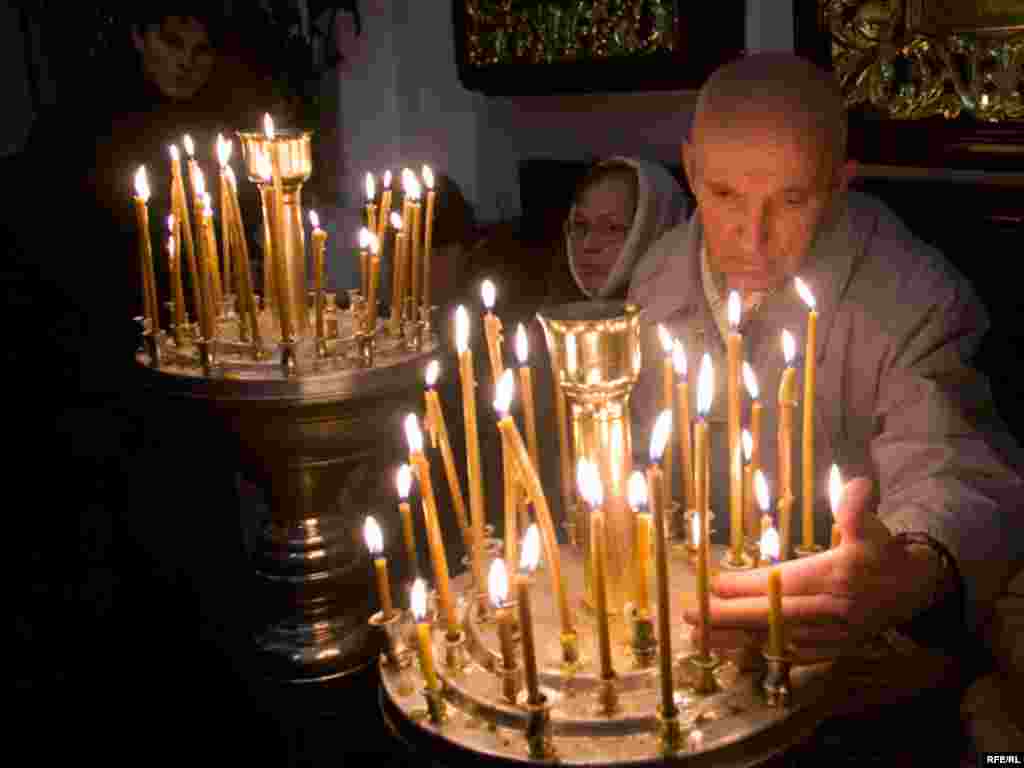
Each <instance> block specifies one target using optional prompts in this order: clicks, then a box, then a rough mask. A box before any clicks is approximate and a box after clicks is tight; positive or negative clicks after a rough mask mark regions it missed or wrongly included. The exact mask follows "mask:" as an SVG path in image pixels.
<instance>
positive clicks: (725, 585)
mask: <svg viewBox="0 0 1024 768" xmlns="http://www.w3.org/2000/svg"><path fill="white" fill-rule="evenodd" d="M836 557H837V554H836V552H835V551H834V550H826V551H825V552H822V553H821V554H818V555H812V556H811V557H801V558H799V559H797V560H787V561H786V562H784V563H780V564H779V565H778V566H775V567H777V568H779V569H780V571H781V573H782V594H783V595H785V596H787V597H788V596H789V595H816V594H820V593H822V592H825V591H827V589H828V583H829V578H830V576H831V573H832V569H833V568H834V567H835V559H836ZM770 570H771V569H769V568H754V569H753V570H749V571H723V572H720V573H719V574H718V576H717V577H716V578H715V580H714V584H713V585H712V586H713V592H714V594H715V595H716V596H717V597H722V598H733V597H757V596H764V595H767V594H768V572H769V571H770Z"/></svg>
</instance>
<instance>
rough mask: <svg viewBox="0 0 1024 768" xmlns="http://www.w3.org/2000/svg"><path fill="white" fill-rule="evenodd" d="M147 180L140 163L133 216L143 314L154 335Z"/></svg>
mask: <svg viewBox="0 0 1024 768" xmlns="http://www.w3.org/2000/svg"><path fill="white" fill-rule="evenodd" d="M148 203H149V180H148V179H147V178H146V166H144V165H140V166H139V170H138V171H136V173H135V217H136V223H137V224H138V226H139V274H140V275H142V300H143V307H144V310H143V314H144V315H145V316H146V319H148V320H149V330H150V331H151V332H152V333H153V335H154V336H155V335H156V334H158V333H159V332H160V315H159V310H158V308H157V299H156V276H155V274H154V273H153V244H152V242H151V241H150V239H149V206H148Z"/></svg>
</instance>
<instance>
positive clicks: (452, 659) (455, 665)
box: [444, 631, 469, 674]
mask: <svg viewBox="0 0 1024 768" xmlns="http://www.w3.org/2000/svg"><path fill="white" fill-rule="evenodd" d="M444 665H445V667H446V668H447V669H448V671H449V672H451V673H453V674H458V673H459V672H461V671H462V670H464V669H465V668H466V667H468V666H469V656H468V655H467V654H466V633H465V632H462V631H460V632H459V633H458V634H457V635H452V636H450V637H449V636H448V635H445V638H444Z"/></svg>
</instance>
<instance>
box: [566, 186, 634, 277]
mask: <svg viewBox="0 0 1024 768" xmlns="http://www.w3.org/2000/svg"><path fill="white" fill-rule="evenodd" d="M635 209H636V201H635V200H634V193H633V189H632V185H630V183H629V182H628V181H626V179H623V178H621V177H617V176H607V177H605V178H604V179H601V180H600V181H598V182H597V183H596V184H592V185H591V186H590V187H588V188H587V189H586V190H584V192H583V195H582V196H581V197H580V200H579V202H577V203H576V209H575V211H574V212H573V216H572V219H571V220H570V221H569V237H570V238H571V239H572V251H573V267H574V268H575V270H576V276H577V277H578V278H579V280H580V282H582V283H583V285H584V286H585V287H586V288H587V290H588V291H590V292H591V293H597V292H598V291H600V290H601V288H603V287H604V284H605V283H606V282H607V281H608V276H609V275H610V274H611V271H612V269H613V268H614V266H615V264H616V262H617V261H618V260H619V256H620V255H621V253H622V246H623V245H625V243H626V237H627V236H628V235H629V230H630V228H631V227H632V225H633V215H634V211H635Z"/></svg>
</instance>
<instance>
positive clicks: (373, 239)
mask: <svg viewBox="0 0 1024 768" xmlns="http://www.w3.org/2000/svg"><path fill="white" fill-rule="evenodd" d="M370 253H371V254H373V255H374V256H376V255H377V254H378V253H380V238H379V237H377V236H376V235H375V234H373V232H371V233H370Z"/></svg>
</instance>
